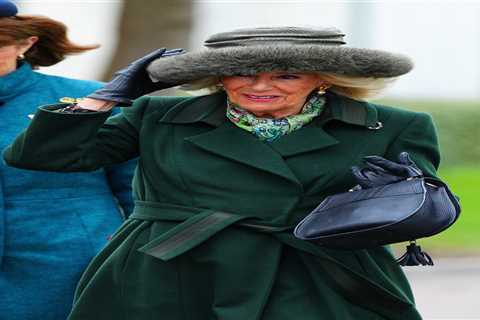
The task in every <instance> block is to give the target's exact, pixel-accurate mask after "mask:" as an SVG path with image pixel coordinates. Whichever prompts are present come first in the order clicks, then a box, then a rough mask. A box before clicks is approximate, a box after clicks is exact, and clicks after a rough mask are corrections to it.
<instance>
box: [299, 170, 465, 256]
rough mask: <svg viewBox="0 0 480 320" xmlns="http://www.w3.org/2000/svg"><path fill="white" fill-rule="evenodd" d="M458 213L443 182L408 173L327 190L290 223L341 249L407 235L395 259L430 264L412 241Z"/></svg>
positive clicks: (315, 239) (304, 234) (395, 240)
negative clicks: (403, 251)
mask: <svg viewBox="0 0 480 320" xmlns="http://www.w3.org/2000/svg"><path fill="white" fill-rule="evenodd" d="M420 172H421V171H420ZM459 214H460V205H459V203H458V200H457V198H456V197H455V196H454V195H453V194H452V192H451V191H450V189H449V188H448V186H447V185H446V184H445V183H443V182H441V181H439V180H436V179H432V178H427V177H423V176H419V177H413V178H412V177H410V178H407V179H403V180H401V181H398V182H394V183H389V184H385V185H380V186H374V187H369V188H359V187H357V188H354V189H353V190H351V191H349V192H344V193H340V194H335V195H332V196H329V197H327V198H325V199H324V201H322V202H321V203H320V205H319V206H318V207H317V208H315V209H314V210H313V211H312V212H311V213H310V214H308V215H307V216H306V217H305V218H304V219H303V220H302V221H301V222H300V223H299V224H298V225H297V226H296V228H295V230H294V235H295V236H296V237H297V238H299V239H302V240H309V241H313V242H315V243H316V244H318V245H322V246H326V247H331V248H335V249H347V250H355V249H366V248H372V247H376V246H381V245H386V244H392V243H398V242H404V241H411V242H413V243H412V244H411V245H410V246H409V247H407V254H406V255H404V256H403V257H402V258H400V259H399V263H400V264H402V265H418V264H423V265H427V264H429V265H432V264H433V262H432V261H431V258H430V257H429V256H428V255H427V254H425V253H424V252H422V251H421V248H420V247H419V246H416V245H415V243H414V241H415V240H416V239H419V238H423V237H429V236H432V235H434V234H437V233H439V232H441V231H443V230H445V229H446V228H448V227H449V226H451V225H452V224H453V223H454V222H455V221H456V220H457V218H458V216H459Z"/></svg>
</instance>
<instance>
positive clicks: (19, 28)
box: [0, 15, 99, 68]
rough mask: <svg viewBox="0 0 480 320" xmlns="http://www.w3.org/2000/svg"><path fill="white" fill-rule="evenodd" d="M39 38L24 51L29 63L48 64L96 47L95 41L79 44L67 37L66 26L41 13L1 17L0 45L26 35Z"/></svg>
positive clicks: (10, 42) (20, 39)
mask: <svg viewBox="0 0 480 320" xmlns="http://www.w3.org/2000/svg"><path fill="white" fill-rule="evenodd" d="M32 36H36V37H38V41H37V42H36V43H35V44H34V45H33V46H32V47H31V48H30V49H29V50H28V51H27V52H26V53H25V60H26V61H27V62H29V63H30V64H31V65H32V67H34V68H35V67H39V66H51V65H54V64H56V63H58V62H60V61H62V60H63V59H65V56H66V55H69V54H76V53H82V52H84V51H88V50H92V49H95V48H98V47H99V46H98V45H90V46H80V45H77V44H74V43H72V42H71V41H70V40H69V39H68V37H67V27H66V26H65V25H64V24H63V23H61V22H59V21H56V20H53V19H50V18H47V17H42V16H27V15H17V16H15V17H8V18H0V46H3V45H12V44H16V43H18V42H21V41H22V40H25V39H27V38H29V37H32Z"/></svg>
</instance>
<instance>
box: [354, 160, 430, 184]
mask: <svg viewBox="0 0 480 320" xmlns="http://www.w3.org/2000/svg"><path fill="white" fill-rule="evenodd" d="M363 161H364V162H365V164H366V165H367V166H366V167H365V168H362V169H360V168H359V167H357V166H353V167H352V173H353V175H354V176H355V178H356V180H357V182H358V184H359V185H360V186H361V187H362V188H364V189H366V188H372V187H378V186H382V185H386V184H390V183H395V182H398V181H400V180H405V179H407V178H414V177H422V176H423V173H422V170H420V169H419V168H418V167H417V165H416V164H415V162H413V161H412V159H410V155H409V154H408V152H402V153H400V155H399V156H398V162H393V161H390V160H387V159H385V158H382V157H380V156H367V157H364V158H363Z"/></svg>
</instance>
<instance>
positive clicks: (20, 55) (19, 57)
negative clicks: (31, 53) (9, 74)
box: [17, 53, 25, 60]
mask: <svg viewBox="0 0 480 320" xmlns="http://www.w3.org/2000/svg"><path fill="white" fill-rule="evenodd" d="M17 59H18V60H23V59H25V55H24V54H23V53H20V54H19V55H18V57H17Z"/></svg>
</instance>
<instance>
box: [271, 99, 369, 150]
mask: <svg viewBox="0 0 480 320" xmlns="http://www.w3.org/2000/svg"><path fill="white" fill-rule="evenodd" d="M332 121H340V122H344V123H348V124H353V125H357V126H363V127H367V128H370V127H375V126H376V125H377V111H376V109H375V108H374V107H372V106H371V105H369V104H368V103H366V102H361V101H356V100H353V99H349V98H346V97H339V96H338V95H336V94H332V93H328V94H327V104H326V106H325V110H324V111H323V112H322V114H321V115H320V116H319V117H317V118H316V119H315V120H314V121H313V122H312V123H310V124H308V125H306V126H305V127H304V128H302V129H301V130H297V131H294V132H292V133H290V134H288V135H285V136H283V137H282V138H280V139H277V140H275V141H273V142H272V143H271V146H272V148H274V149H275V150H276V151H277V152H278V153H280V154H281V155H282V156H283V157H291V156H295V155H298V154H302V153H307V152H314V151H320V150H322V149H325V148H328V147H331V146H334V145H336V144H338V143H339V141H338V140H337V139H336V138H335V137H333V136H331V135H330V134H329V133H327V132H326V131H325V130H324V127H325V125H326V124H327V123H329V122H332Z"/></svg>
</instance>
